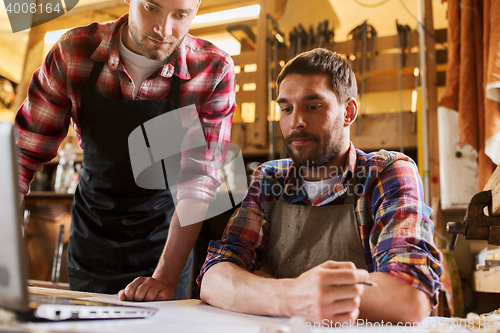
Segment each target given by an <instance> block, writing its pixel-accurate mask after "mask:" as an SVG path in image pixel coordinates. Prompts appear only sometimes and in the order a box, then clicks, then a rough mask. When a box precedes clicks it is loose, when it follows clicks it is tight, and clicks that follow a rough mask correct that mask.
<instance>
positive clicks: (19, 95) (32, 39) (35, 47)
mask: <svg viewBox="0 0 500 333" xmlns="http://www.w3.org/2000/svg"><path fill="white" fill-rule="evenodd" d="M46 32H47V31H46V30H45V29H44V27H43V25H39V26H36V27H34V28H31V30H30V34H29V40H28V47H27V48H26V56H25V58H24V67H23V74H22V77H21V82H19V85H18V86H17V91H16V104H15V106H14V110H16V111H17V110H18V109H19V107H20V106H21V104H22V103H23V101H24V99H25V98H26V96H27V95H28V86H29V84H30V81H31V77H32V76H33V72H34V71H35V70H36V69H37V68H38V67H40V65H41V64H42V62H43V46H44V38H45V33H46Z"/></svg>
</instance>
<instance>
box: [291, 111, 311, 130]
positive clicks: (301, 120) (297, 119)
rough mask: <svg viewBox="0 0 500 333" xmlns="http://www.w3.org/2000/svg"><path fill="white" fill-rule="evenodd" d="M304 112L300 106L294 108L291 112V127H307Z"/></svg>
mask: <svg viewBox="0 0 500 333" xmlns="http://www.w3.org/2000/svg"><path fill="white" fill-rule="evenodd" d="M305 116H306V114H305V112H304V110H302V109H301V108H295V110H293V112H292V121H291V123H290V127H291V129H293V130H295V129H304V128H306V127H307V122H306V118H305Z"/></svg>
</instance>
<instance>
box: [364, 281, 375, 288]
mask: <svg viewBox="0 0 500 333" xmlns="http://www.w3.org/2000/svg"><path fill="white" fill-rule="evenodd" d="M361 284H364V285H365V286H370V287H378V284H377V283H376V282H373V281H366V282H361Z"/></svg>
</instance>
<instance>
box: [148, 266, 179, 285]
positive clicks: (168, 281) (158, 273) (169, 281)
mask: <svg viewBox="0 0 500 333" xmlns="http://www.w3.org/2000/svg"><path fill="white" fill-rule="evenodd" d="M167 272H168V271H167V270H166V269H165V268H163V267H160V265H158V267H156V269H155V271H154V272H153V275H152V278H154V279H156V280H158V281H160V282H161V283H163V284H164V285H166V286H168V287H172V288H175V287H176V286H177V282H178V280H179V277H177V278H176V277H173V276H172V274H169V273H167Z"/></svg>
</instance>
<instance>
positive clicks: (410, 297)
mask: <svg viewBox="0 0 500 333" xmlns="http://www.w3.org/2000/svg"><path fill="white" fill-rule="evenodd" d="M370 280H371V281H373V282H376V283H377V284H378V286H376V287H365V288H364V289H365V291H364V293H363V295H361V304H360V315H359V318H362V319H366V320H368V321H372V322H380V321H381V320H383V321H385V322H389V321H390V322H393V323H397V322H412V323H413V322H420V321H422V320H423V319H424V318H425V317H427V316H428V315H429V314H430V311H431V302H430V299H429V297H428V296H427V295H426V294H425V293H424V292H423V291H422V290H420V289H417V288H415V287H412V286H409V285H407V284H404V283H403V282H400V281H398V280H396V279H395V278H393V277H391V276H389V275H387V274H385V273H381V272H375V273H371V274H370Z"/></svg>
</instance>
